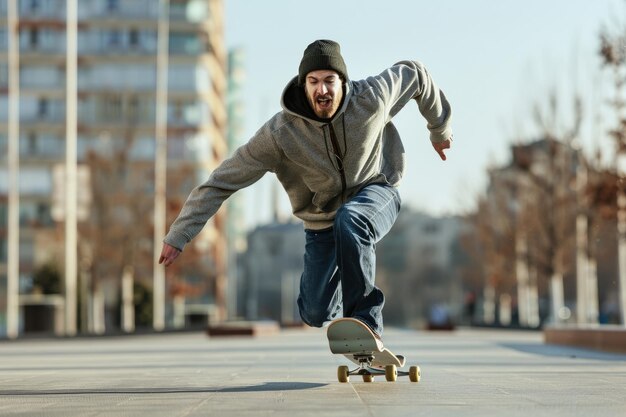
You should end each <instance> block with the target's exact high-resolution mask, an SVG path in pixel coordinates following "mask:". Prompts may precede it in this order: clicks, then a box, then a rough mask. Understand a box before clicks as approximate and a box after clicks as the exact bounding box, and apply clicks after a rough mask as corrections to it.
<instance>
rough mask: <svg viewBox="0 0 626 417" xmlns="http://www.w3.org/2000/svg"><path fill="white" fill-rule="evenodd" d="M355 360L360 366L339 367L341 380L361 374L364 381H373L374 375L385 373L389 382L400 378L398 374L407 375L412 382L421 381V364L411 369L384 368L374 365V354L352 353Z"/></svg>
mask: <svg viewBox="0 0 626 417" xmlns="http://www.w3.org/2000/svg"><path fill="white" fill-rule="evenodd" d="M352 357H353V358H354V361H355V362H358V364H359V367H358V368H356V369H353V370H350V369H349V368H348V367H347V366H345V365H342V366H340V367H339V368H337V378H338V379H339V382H348V381H349V380H350V375H361V377H362V378H363V381H364V382H372V381H373V380H374V375H384V376H385V379H386V380H387V381H389V382H394V381H396V380H397V379H398V376H407V375H408V377H409V379H410V380H411V382H419V380H420V377H421V372H420V368H419V366H411V367H410V368H409V371H408V372H406V371H399V370H398V368H397V367H396V365H386V366H385V368H384V369H382V368H375V367H372V361H373V360H374V356H372V355H361V354H354V355H352Z"/></svg>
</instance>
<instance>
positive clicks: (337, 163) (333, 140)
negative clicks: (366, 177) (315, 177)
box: [322, 115, 348, 201]
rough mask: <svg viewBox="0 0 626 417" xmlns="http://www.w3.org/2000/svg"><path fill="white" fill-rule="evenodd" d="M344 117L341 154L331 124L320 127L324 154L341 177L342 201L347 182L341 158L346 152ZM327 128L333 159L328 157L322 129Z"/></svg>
mask: <svg viewBox="0 0 626 417" xmlns="http://www.w3.org/2000/svg"><path fill="white" fill-rule="evenodd" d="M344 118H345V116H344V115H342V125H343V153H342V152H341V147H340V146H339V141H338V140H337V135H336V133H335V128H334V127H333V125H332V123H328V124H326V125H324V126H322V132H323V133H324V145H325V146H326V154H327V155H328V159H330V163H331V164H332V165H333V166H334V167H335V169H336V170H337V172H339V174H340V175H341V199H342V201H344V198H345V193H346V188H347V181H346V173H345V170H344V165H343V158H344V157H345V156H346V152H347V150H348V149H347V142H346V123H345V120H344ZM326 126H328V133H329V135H330V143H331V146H332V147H333V156H334V158H333V157H331V155H330V150H329V149H328V140H327V138H326V130H325V129H324V127H326Z"/></svg>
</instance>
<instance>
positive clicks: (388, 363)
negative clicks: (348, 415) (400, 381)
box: [326, 318, 421, 382]
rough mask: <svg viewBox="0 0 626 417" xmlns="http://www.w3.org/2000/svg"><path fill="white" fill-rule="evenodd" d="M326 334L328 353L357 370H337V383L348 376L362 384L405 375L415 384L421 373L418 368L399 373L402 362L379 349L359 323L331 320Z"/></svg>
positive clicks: (347, 378)
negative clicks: (357, 377)
mask: <svg viewBox="0 0 626 417" xmlns="http://www.w3.org/2000/svg"><path fill="white" fill-rule="evenodd" d="M326 335H327V336H328V344H329V346H330V351H331V352H332V353H334V354H336V355H344V356H345V357H346V358H347V359H349V360H350V361H352V362H354V363H355V364H356V365H358V366H359V367H358V368H356V369H353V370H350V368H348V367H347V366H345V365H342V366H339V367H338V368H337V378H338V379H339V382H348V381H349V380H350V376H351V375H361V376H362V377H363V381H364V382H372V381H373V380H374V376H375V375H384V376H385V379H386V380H387V381H390V382H394V381H396V379H397V378H398V376H408V377H409V379H410V380H411V382H419V380H420V377H421V374H420V368H419V366H411V367H410V368H409V371H408V372H406V371H399V370H398V368H401V367H403V366H404V364H405V362H406V359H405V358H404V356H401V355H394V354H393V352H391V351H390V350H389V349H387V348H385V347H384V346H383V342H382V341H381V340H380V339H379V338H377V337H376V336H375V335H374V332H372V330H370V328H369V327H367V326H366V325H365V324H363V323H362V322H361V321H360V320H357V319H353V318H341V319H337V320H334V321H333V322H332V323H331V324H330V325H329V326H328V330H327V333H326Z"/></svg>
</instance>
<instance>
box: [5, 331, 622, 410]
mask: <svg viewBox="0 0 626 417" xmlns="http://www.w3.org/2000/svg"><path fill="white" fill-rule="evenodd" d="M385 340H386V344H387V345H388V346H389V347H390V348H391V349H392V350H394V351H396V352H397V353H403V354H405V355H406V356H407V357H408V358H409V361H408V362H409V364H419V365H420V366H421V368H422V380H421V382H419V383H418V384H415V383H411V382H409V380H408V378H406V377H405V378H399V380H398V382H395V383H391V382H386V381H385V380H384V378H377V379H376V380H375V381H374V382H373V383H364V382H363V381H362V380H360V379H357V378H355V377H352V378H351V380H350V383H347V384H341V383H339V382H337V380H336V368H337V366H338V365H340V364H347V362H346V361H345V360H343V359H342V358H340V357H336V356H332V355H331V354H330V352H329V351H328V347H327V342H326V338H325V334H324V332H323V331H321V330H318V329H308V330H287V331H283V332H281V333H280V334H278V335H275V336H267V337H256V338H208V337H207V336H205V335H204V334H199V333H197V334H194V333H182V334H181V333H178V334H161V335H148V336H130V337H118V338H111V337H103V338H83V339H80V338H78V339H66V340H18V341H15V342H2V343H0V415H1V416H59V417H60V416H63V417H67V416H150V417H158V416H168V417H171V416H221V417H222V416H224V417H229V416H255V417H256V416H272V417H277V416H321V415H324V416H412V417H413V416H482V417H486V416H506V417H514V416H524V417H528V416H532V417H540V416H550V417H554V416H585V417H589V416H602V417H610V416H624V415H626V355H619V354H607V353H598V352H594V351H589V350H581V349H575V348H568V347H559V346H550V345H544V344H543V343H542V336H541V333H539V332H507V331H489V330H460V331H456V332H452V333H436V332H435V333H426V332H415V331H403V330H394V329H389V330H388V331H387V332H386V334H385Z"/></svg>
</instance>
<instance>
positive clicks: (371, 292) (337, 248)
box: [298, 184, 400, 335]
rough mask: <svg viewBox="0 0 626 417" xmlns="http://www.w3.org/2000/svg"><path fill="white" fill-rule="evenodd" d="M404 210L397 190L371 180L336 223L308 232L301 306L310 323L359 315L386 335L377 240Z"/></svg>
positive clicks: (338, 217) (343, 209) (387, 230)
mask: <svg viewBox="0 0 626 417" xmlns="http://www.w3.org/2000/svg"><path fill="white" fill-rule="evenodd" d="M399 211H400V194H399V193H398V190H396V189H395V188H394V187H391V186H388V185H383V184H371V185H368V186H366V187H364V188H363V189H362V190H361V191H360V192H359V193H358V194H356V195H355V196H354V197H353V198H352V199H351V200H350V201H348V202H347V203H345V204H344V205H343V206H342V207H340V208H339V210H338V211H337V214H336V216H335V220H334V224H333V227H331V228H329V229H325V230H306V231H305V233H306V246H305V253H304V272H303V273H302V278H301V279H300V296H299V297H298V307H299V309H300V316H301V317H302V320H303V321H304V322H305V323H306V324H308V325H309V326H313V327H321V326H322V325H323V324H324V323H325V322H327V321H330V320H334V319H337V318H340V317H354V318H358V319H360V320H362V321H363V322H365V323H366V324H367V325H368V326H370V328H371V329H372V330H374V331H375V332H376V333H378V334H379V335H382V332H383V317H382V308H383V305H384V303H385V297H384V296H383V293H382V291H381V290H380V289H379V288H377V287H376V286H375V284H374V281H375V275H376V243H377V242H378V241H380V239H382V238H383V237H384V236H385V235H386V234H387V233H388V232H389V230H390V229H391V226H393V224H394V222H395V221H396V218H397V217H398V213H399Z"/></svg>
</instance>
